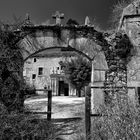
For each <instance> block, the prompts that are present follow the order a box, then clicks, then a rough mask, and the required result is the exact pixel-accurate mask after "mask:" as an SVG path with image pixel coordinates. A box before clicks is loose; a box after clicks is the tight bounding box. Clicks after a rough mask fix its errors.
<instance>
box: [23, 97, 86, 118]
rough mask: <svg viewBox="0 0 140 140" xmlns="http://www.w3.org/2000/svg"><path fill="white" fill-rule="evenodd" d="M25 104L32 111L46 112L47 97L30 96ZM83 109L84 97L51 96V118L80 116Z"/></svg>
mask: <svg viewBox="0 0 140 140" xmlns="http://www.w3.org/2000/svg"><path fill="white" fill-rule="evenodd" d="M25 105H26V106H28V108H29V109H31V110H32V111H34V112H46V111H47V98H30V99H27V100H26V101H25ZM83 109H84V98H78V97H64V96H59V97H53V98H52V118H54V119H58V118H73V117H77V116H79V115H80V116H81V113H83V111H84V110H83ZM42 117H46V116H42Z"/></svg>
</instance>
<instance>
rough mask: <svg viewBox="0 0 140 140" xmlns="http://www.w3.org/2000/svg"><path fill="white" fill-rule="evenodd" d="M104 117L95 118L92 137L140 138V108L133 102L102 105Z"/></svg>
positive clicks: (112, 139)
mask: <svg viewBox="0 0 140 140" xmlns="http://www.w3.org/2000/svg"><path fill="white" fill-rule="evenodd" d="M101 111H102V117H100V118H96V119H94V120H93V123H92V124H93V130H92V137H93V138H94V139H95V140H98V139H103V140H104V139H111V140H118V139H122V140H123V139H127V140H130V139H132V140H138V139H139V138H140V133H139V130H140V110H139V108H136V107H135V106H134V105H133V104H131V102H130V101H129V103H127V104H125V105H124V104H123V103H118V104H116V105H115V106H114V107H113V108H112V107H102V108H101Z"/></svg>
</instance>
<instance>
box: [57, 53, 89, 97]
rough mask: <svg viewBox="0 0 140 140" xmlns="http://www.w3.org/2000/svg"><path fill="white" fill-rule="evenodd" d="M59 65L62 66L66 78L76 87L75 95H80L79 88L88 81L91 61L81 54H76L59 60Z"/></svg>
mask: <svg viewBox="0 0 140 140" xmlns="http://www.w3.org/2000/svg"><path fill="white" fill-rule="evenodd" d="M60 65H61V66H62V67H63V70H64V73H65V75H66V79H67V80H68V81H69V82H70V83H71V84H72V86H73V87H74V88H76V90H77V96H78V97H81V89H82V88H84V86H86V85H88V84H89V83H90V79H91V63H90V62H89V61H88V60H87V59H85V58H83V57H82V56H78V57H75V58H71V59H70V60H65V61H61V62H60Z"/></svg>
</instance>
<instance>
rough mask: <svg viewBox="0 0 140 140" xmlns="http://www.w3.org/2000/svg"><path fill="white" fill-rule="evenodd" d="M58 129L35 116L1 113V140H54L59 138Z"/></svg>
mask: <svg viewBox="0 0 140 140" xmlns="http://www.w3.org/2000/svg"><path fill="white" fill-rule="evenodd" d="M0 108H3V106H2V105H1V106H0ZM3 110H4V108H3ZM56 129H57V128H56V126H55V127H54V126H53V124H52V123H50V122H48V121H46V120H41V119H39V118H38V117H35V116H33V115H29V114H25V113H22V114H21V113H17V112H12V113H11V114H8V113H6V112H5V113H4V111H3V112H2V111H1V112H0V139H1V140H9V139H12V140H45V139H46V140H54V139H55V137H56V136H57V133H56V131H57V130H56Z"/></svg>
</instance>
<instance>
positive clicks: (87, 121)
mask: <svg viewBox="0 0 140 140" xmlns="http://www.w3.org/2000/svg"><path fill="white" fill-rule="evenodd" d="M90 99H91V88H90V86H87V87H86V91H85V129H86V140H91V117H90V116H91V100H90Z"/></svg>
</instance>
